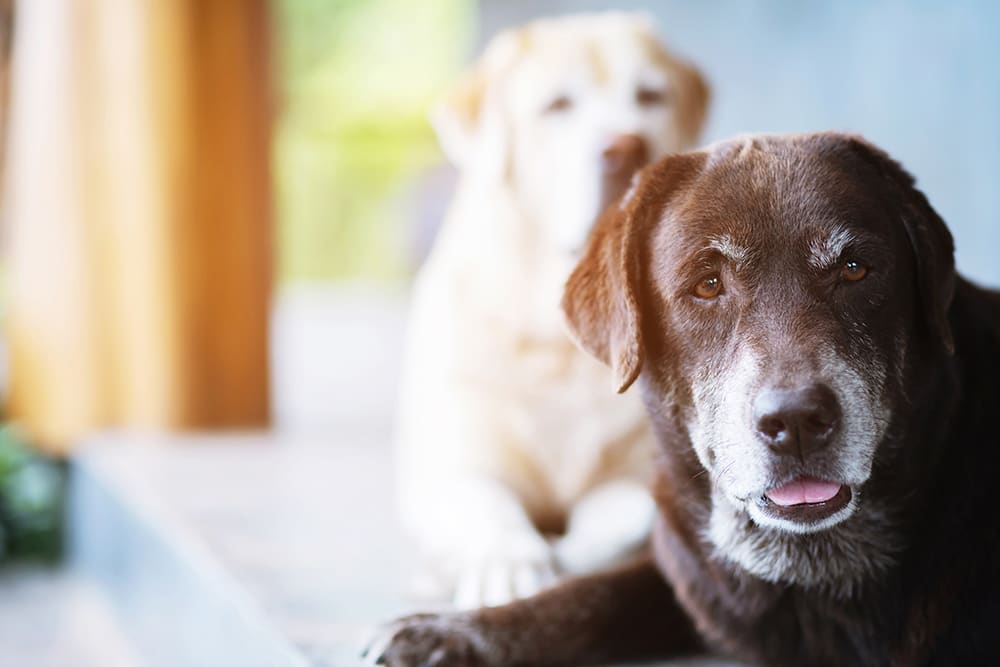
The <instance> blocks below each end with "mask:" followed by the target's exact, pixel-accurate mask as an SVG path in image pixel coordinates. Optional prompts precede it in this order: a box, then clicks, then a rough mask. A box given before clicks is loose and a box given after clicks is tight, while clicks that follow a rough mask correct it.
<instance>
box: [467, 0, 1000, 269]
mask: <svg viewBox="0 0 1000 667" xmlns="http://www.w3.org/2000/svg"><path fill="white" fill-rule="evenodd" d="M606 8H624V9H642V10H644V11H647V12H649V13H650V14H652V15H654V16H655V18H656V19H657V22H658V24H659V27H660V32H661V33H662V35H663V36H664V38H665V39H666V40H667V42H668V44H670V45H672V46H673V47H674V48H675V50H677V51H679V52H680V53H682V54H683V55H685V56H686V57H688V58H690V59H691V60H693V61H694V62H696V63H697V64H698V65H699V66H700V67H701V68H702V69H703V71H704V72H705V73H706V74H707V76H708V78H709V80H710V82H711V84H712V88H713V92H714V100H713V108H712V115H711V119H710V122H709V126H708V130H707V134H706V137H705V138H706V140H708V141H711V140H715V139H720V138H723V137H727V136H730V135H733V134H737V133H740V132H758V131H780V132H790V131H803V130H821V129H840V130H849V131H852V132H859V133H861V134H863V135H865V136H866V137H868V138H869V139H870V140H872V141H874V142H875V143H877V144H879V145H881V146H882V147H883V148H885V149H886V150H888V151H889V153H891V154H892V155H894V156H895V157H896V158H897V159H899V160H900V161H901V162H902V163H903V164H904V165H905V166H906V167H907V168H908V169H909V170H910V171H911V172H912V173H913V174H914V175H915V176H916V177H917V181H918V183H919V185H920V186H921V188H922V189H923V190H924V192H925V193H926V194H927V196H928V197H929V198H930V200H931V203H932V204H933V205H934V206H935V208H937V210H938V212H939V213H941V215H942V216H943V217H944V219H945V220H946V221H947V222H948V224H949V226H950V227H951V229H952V231H953V233H954V234H955V239H956V245H957V256H958V266H959V270H960V271H961V272H962V273H964V274H965V275H966V276H968V277H970V278H973V279H975V280H978V281H980V282H983V283H987V284H992V285H995V286H1000V2H993V1H990V0H980V1H969V2H945V1H944V0H942V1H940V2H929V1H911V2H903V1H902V0H869V1H865V0H838V1H836V2H834V1H832V0H829V1H827V2H793V1H791V0H789V1H786V2H779V1H777V0H770V1H758V2H755V1H753V0H710V1H703V2H697V1H695V0H687V1H681V0H673V1H669V0H668V1H663V2H654V1H652V0H647V1H646V2H593V1H589V0H583V1H577V2H568V1H560V0H540V1H534V2H528V1H522V0H485V1H484V2H482V3H481V8H480V33H481V39H485V38H486V37H488V36H489V35H491V34H492V33H494V32H496V31H497V30H498V29H500V28H503V27H507V26H509V25H514V24H517V23H521V22H523V21H525V20H528V19H530V18H532V17H535V16H540V15H552V14H561V13H565V12H574V11H592V10H597V9H606Z"/></svg>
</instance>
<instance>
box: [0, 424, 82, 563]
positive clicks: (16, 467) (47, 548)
mask: <svg viewBox="0 0 1000 667" xmlns="http://www.w3.org/2000/svg"><path fill="white" fill-rule="evenodd" d="M65 487H66V469H65V466H64V465H63V464H61V463H58V462H56V461H53V460H51V459H47V458H45V457H43V456H41V455H40V454H38V453H37V452H34V451H32V450H31V449H30V448H29V447H28V446H27V445H26V444H25V443H24V442H23V441H21V440H20V439H19V438H18V437H17V434H16V433H15V432H14V430H13V429H11V428H10V427H9V426H5V427H2V428H0V562H3V561H4V560H7V559H12V558H18V559H21V558H25V559H27V558H44V559H52V558H56V557H57V556H58V555H59V552H60V550H61V547H62V522H63V501H64V497H65Z"/></svg>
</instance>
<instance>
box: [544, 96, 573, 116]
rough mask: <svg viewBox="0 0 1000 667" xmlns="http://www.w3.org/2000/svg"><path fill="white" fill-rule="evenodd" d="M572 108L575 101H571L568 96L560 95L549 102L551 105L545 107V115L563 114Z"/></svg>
mask: <svg viewBox="0 0 1000 667" xmlns="http://www.w3.org/2000/svg"><path fill="white" fill-rule="evenodd" d="M572 106H573V100H571V99H570V98H569V97H568V96H567V95H560V96H559V97H557V98H555V99H554V100H552V101H551V102H549V105H548V106H547V107H545V113H561V112H563V111H569V109H570V107H572Z"/></svg>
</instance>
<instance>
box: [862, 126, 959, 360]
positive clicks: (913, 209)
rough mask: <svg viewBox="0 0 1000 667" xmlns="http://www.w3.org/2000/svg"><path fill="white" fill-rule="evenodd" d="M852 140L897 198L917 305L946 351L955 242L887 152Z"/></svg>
mask: <svg viewBox="0 0 1000 667" xmlns="http://www.w3.org/2000/svg"><path fill="white" fill-rule="evenodd" d="M852 141H853V142H854V144H855V145H856V146H858V147H859V148H860V150H861V151H862V152H863V153H865V154H866V156H867V158H868V159H869V160H870V161H872V162H874V164H875V165H876V166H877V167H878V169H879V170H880V171H881V173H882V175H883V177H884V178H886V180H888V181H889V183H890V184H891V186H892V187H893V189H894V190H895V193H896V194H897V196H898V198H899V201H900V204H901V205H900V209H901V210H900V219H901V224H902V225H903V227H904V229H905V230H906V234H907V236H908V237H909V240H910V246H911V247H912V248H913V253H914V256H915V258H916V265H917V288H918V292H919V294H920V307H921V309H922V310H923V313H924V317H925V318H926V320H927V322H928V325H929V327H930V330H931V332H932V333H933V334H934V335H935V336H937V337H938V338H939V339H940V340H941V343H942V344H943V345H944V348H945V350H947V352H948V353H949V354H952V353H954V351H955V343H954V341H953V339H952V335H951V325H950V324H949V323H948V311H949V309H950V308H951V301H952V297H953V296H954V294H955V279H956V275H955V244H954V241H953V239H952V236H951V232H949V231H948V227H947V225H945V223H944V220H942V219H941V216H939V215H938V214H937V211H935V210H934V208H933V207H932V206H931V205H930V202H929V201H927V197H926V196H925V195H924V193H923V192H921V191H920V190H918V189H917V188H916V185H915V184H916V181H915V179H914V178H913V176H911V175H910V174H909V173H908V172H907V171H906V170H905V169H903V167H902V166H901V165H900V164H899V163H898V162H896V161H895V160H893V159H892V158H891V157H889V155H888V153H886V152H885V151H883V150H881V149H879V148H877V147H875V146H873V145H872V144H870V143H868V142H867V141H865V140H864V139H861V138H860V137H852Z"/></svg>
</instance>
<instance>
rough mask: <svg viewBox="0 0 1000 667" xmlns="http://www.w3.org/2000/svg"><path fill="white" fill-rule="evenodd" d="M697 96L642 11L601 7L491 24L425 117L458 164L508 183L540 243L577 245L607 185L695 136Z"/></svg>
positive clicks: (694, 82) (701, 103) (701, 98)
mask: <svg viewBox="0 0 1000 667" xmlns="http://www.w3.org/2000/svg"><path fill="white" fill-rule="evenodd" d="M707 101H708V91H707V87H706V85H705V83H704V81H703V80H702V78H701V76H700V75H699V74H698V73H697V72H696V71H695V70H694V69H693V68H692V67H691V66H689V65H687V64H686V63H684V62H682V61H681V60H679V59H677V58H675V57H674V56H672V55H671V54H670V53H668V52H667V51H666V50H665V49H664V47H663V46H662V44H661V43H660V42H659V41H658V40H657V39H656V37H655V35H654V33H653V30H652V28H651V26H650V24H649V23H648V21H646V20H645V19H644V18H642V17H641V16H637V15H634V14H623V13H614V12H609V13H602V14H594V15H581V16H569V17H561V18H557V19H547V20H540V21H536V22H534V23H531V24H528V25H527V26H524V27H521V28H517V29H513V30H510V31H507V32H504V33H501V34H500V35H498V36H497V37H496V38H494V39H493V40H492V42H491V43H490V44H489V45H488V47H487V48H486V50H485V52H484V53H483V55H482V57H481V58H480V60H479V62H477V63H476V64H475V65H474V66H473V67H472V69H471V70H470V71H469V72H468V73H467V74H466V75H465V76H464V78H463V79H462V80H461V81H460V82H459V83H458V84H457V85H456V87H455V88H454V89H453V90H452V92H451V93H450V94H449V95H448V96H447V97H446V98H445V100H444V101H443V103H442V104H441V105H440V106H439V107H438V108H437V109H436V111H435V112H434V113H433V114H432V121H433V123H434V126H435V128H436V130H437V133H438V137H439V139H440V141H441V144H442V146H443V148H444V149H445V152H446V153H447V155H448V156H449V158H450V159H451V160H452V162H454V163H455V164H456V165H457V166H458V167H459V168H460V169H462V170H463V172H464V173H466V174H469V175H471V176H472V177H475V178H482V179H486V180H487V181H491V182H496V183H502V184H504V185H505V186H506V187H509V188H510V189H511V190H512V192H513V194H514V195H515V198H516V201H517V202H518V205H519V206H520V207H521V209H522V212H523V213H524V214H525V216H526V217H527V218H529V219H530V220H532V221H534V222H536V223H537V224H538V225H540V226H541V227H543V229H542V230H541V232H542V238H540V239H539V241H540V242H541V243H547V244H550V245H552V246H554V247H556V248H559V249H561V250H578V249H579V248H580V247H581V246H582V244H583V241H584V239H585V238H586V234H587V232H588V230H589V228H590V226H591V224H592V223H593V221H594V220H595V219H596V218H597V216H598V214H599V213H600V209H601V208H602V205H603V204H605V203H606V202H605V201H604V199H605V198H606V193H607V192H611V193H612V196H613V197H617V196H618V195H620V194H621V193H622V192H623V191H624V189H625V185H627V179H628V178H629V177H630V176H631V174H632V172H633V171H634V170H635V169H636V168H637V167H639V166H642V164H644V163H645V162H647V161H648V160H650V159H656V158H659V157H661V156H663V155H665V154H667V153H669V152H673V151H678V150H682V149H684V148H687V147H689V146H690V145H692V144H693V143H694V142H695V141H696V139H697V137H698V134H699V132H700V130H701V126H702V124H703V122H704V118H705V110H706V107H707ZM623 180H624V182H623Z"/></svg>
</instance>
